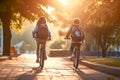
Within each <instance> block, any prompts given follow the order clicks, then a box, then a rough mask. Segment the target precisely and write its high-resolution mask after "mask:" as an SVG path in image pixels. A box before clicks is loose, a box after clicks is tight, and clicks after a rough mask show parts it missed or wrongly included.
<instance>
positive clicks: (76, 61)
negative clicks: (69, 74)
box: [73, 51, 80, 68]
mask: <svg viewBox="0 0 120 80" xmlns="http://www.w3.org/2000/svg"><path fill="white" fill-rule="evenodd" d="M79 57H80V51H76V52H75V59H74V61H73V66H74V67H75V68H78V65H79Z"/></svg>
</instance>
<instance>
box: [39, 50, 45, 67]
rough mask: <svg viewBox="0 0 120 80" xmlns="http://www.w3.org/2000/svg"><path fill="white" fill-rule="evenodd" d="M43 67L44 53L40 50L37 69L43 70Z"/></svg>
mask: <svg viewBox="0 0 120 80" xmlns="http://www.w3.org/2000/svg"><path fill="white" fill-rule="evenodd" d="M43 67H44V53H43V50H40V61H39V68H40V69H43Z"/></svg>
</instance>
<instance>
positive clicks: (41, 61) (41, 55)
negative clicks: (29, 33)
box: [34, 37, 51, 70]
mask: <svg viewBox="0 0 120 80" xmlns="http://www.w3.org/2000/svg"><path fill="white" fill-rule="evenodd" d="M34 38H35V39H37V38H36V37H34ZM49 40H51V39H48V41H49ZM38 58H39V59H38V60H39V68H40V69H41V70H42V69H43V67H44V62H45V52H44V49H43V43H40V49H39V57H38Z"/></svg>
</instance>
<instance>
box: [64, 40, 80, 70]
mask: <svg viewBox="0 0 120 80" xmlns="http://www.w3.org/2000/svg"><path fill="white" fill-rule="evenodd" d="M64 39H70V38H64ZM80 45H81V43H80V42H75V47H74V49H73V53H74V56H75V57H74V59H73V66H74V67H75V68H76V69H77V68H78V65H79V61H80V59H79V58H80Z"/></svg>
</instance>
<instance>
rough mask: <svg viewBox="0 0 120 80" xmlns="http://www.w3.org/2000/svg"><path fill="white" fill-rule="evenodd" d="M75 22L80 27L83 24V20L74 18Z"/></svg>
mask: <svg viewBox="0 0 120 80" xmlns="http://www.w3.org/2000/svg"><path fill="white" fill-rule="evenodd" d="M73 22H74V24H77V25H79V24H80V23H81V20H80V19H79V18H74V20H73Z"/></svg>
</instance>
